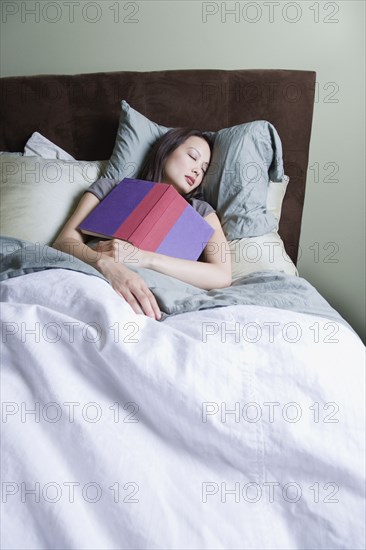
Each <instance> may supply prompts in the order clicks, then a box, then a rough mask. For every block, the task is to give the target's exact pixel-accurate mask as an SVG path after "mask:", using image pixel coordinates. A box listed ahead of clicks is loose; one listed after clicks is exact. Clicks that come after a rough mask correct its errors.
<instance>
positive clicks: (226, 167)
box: [202, 120, 284, 241]
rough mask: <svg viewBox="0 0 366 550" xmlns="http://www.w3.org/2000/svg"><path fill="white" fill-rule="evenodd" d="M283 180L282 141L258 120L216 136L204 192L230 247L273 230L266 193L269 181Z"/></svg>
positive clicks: (272, 217) (274, 223) (265, 123)
mask: <svg viewBox="0 0 366 550" xmlns="http://www.w3.org/2000/svg"><path fill="white" fill-rule="evenodd" d="M283 177H284V171H283V161H282V145H281V140H280V138H279V136H278V134H277V132H276V129H275V128H274V126H272V124H270V123H269V122H267V121H265V120H259V121H255V122H248V123H245V124H239V125H238V126H232V127H231V128H224V129H222V130H219V131H218V132H216V136H215V144H214V148H213V153H212V157H211V163H210V166H209V169H208V172H207V175H206V176H205V179H204V181H203V184H202V192H203V195H204V198H205V200H206V201H207V202H208V203H210V204H211V205H212V206H213V207H214V208H215V210H216V211H217V215H218V217H219V218H220V222H221V225H222V228H223V230H224V233H225V235H226V238H227V239H228V240H229V241H231V240H233V239H240V238H243V237H259V236H261V235H264V234H266V233H269V232H270V231H273V230H274V229H276V227H277V221H276V219H275V217H274V216H273V214H272V212H270V211H268V210H267V193H268V187H269V181H270V180H271V181H273V182H280V181H282V180H283Z"/></svg>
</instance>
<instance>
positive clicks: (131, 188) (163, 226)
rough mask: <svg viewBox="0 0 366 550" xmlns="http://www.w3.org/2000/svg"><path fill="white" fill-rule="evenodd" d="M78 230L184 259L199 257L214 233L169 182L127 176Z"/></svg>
mask: <svg viewBox="0 0 366 550" xmlns="http://www.w3.org/2000/svg"><path fill="white" fill-rule="evenodd" d="M149 224H151V225H149ZM79 229H80V230H81V231H82V232H83V233H85V234H89V235H95V236H101V237H102V238H118V239H122V240H126V241H129V242H131V243H132V244H134V245H135V246H138V247H140V246H141V249H142V250H150V251H153V252H159V253H161V254H166V255H167V256H173V257H175V258H184V259H187V260H197V259H198V258H199V256H200V255H201V253H202V251H203V249H204V248H205V246H206V244H207V242H208V241H209V240H210V238H211V236H212V234H213V232H214V229H213V228H212V227H211V226H210V224H208V223H207V222H206V221H205V220H204V219H203V217H202V216H201V215H200V214H199V213H198V212H197V211H196V210H195V209H194V208H193V207H192V206H191V205H190V204H189V203H188V202H187V201H186V200H185V199H184V197H182V196H181V195H180V194H179V193H178V191H176V190H175V189H174V187H172V186H171V185H168V184H166V183H154V182H151V181H144V180H137V179H130V178H125V179H124V180H122V181H121V182H120V183H119V184H117V185H116V187H115V188H114V189H112V191H111V192H110V193H109V194H108V195H107V196H106V197H105V199H104V200H103V201H102V202H101V203H100V204H98V205H97V206H96V208H95V209H94V210H93V211H92V212H91V213H90V214H89V216H87V217H86V218H85V220H84V221H83V222H82V223H81V224H80V225H79Z"/></svg>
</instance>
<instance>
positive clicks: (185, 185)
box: [162, 136, 211, 195]
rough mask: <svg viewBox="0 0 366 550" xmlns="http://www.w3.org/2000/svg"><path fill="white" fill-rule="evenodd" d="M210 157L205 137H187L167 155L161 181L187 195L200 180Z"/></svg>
mask: <svg viewBox="0 0 366 550" xmlns="http://www.w3.org/2000/svg"><path fill="white" fill-rule="evenodd" d="M210 157H211V151H210V147H209V145H208V143H207V141H206V140H205V139H202V138H200V137H198V136H191V137H189V138H188V139H186V141H185V142H184V143H182V144H181V145H179V147H177V148H176V149H175V150H174V151H173V152H172V153H171V154H170V155H169V156H168V157H167V159H166V161H165V165H164V170H163V180H162V181H163V183H169V184H170V185H173V187H174V188H175V189H176V190H177V191H178V193H180V194H181V195H187V194H188V193H190V192H191V191H193V189H196V187H198V186H199V185H200V183H201V182H202V180H203V177H204V175H205V173H206V171H207V168H208V165H209V162H210Z"/></svg>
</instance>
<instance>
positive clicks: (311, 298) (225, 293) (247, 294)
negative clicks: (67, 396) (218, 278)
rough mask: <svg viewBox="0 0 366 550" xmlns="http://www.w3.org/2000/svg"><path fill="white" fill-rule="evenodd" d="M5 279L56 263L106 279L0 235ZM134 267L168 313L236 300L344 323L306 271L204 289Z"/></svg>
mask: <svg viewBox="0 0 366 550" xmlns="http://www.w3.org/2000/svg"><path fill="white" fill-rule="evenodd" d="M0 251H1V269H0V281H1V280H6V279H7V278H11V277H17V276H20V275H25V274H27V273H32V272H36V271H43V270H45V269H51V268H63V269H71V270H74V271H79V272H82V273H86V274H88V275H94V276H97V277H100V278H102V279H103V280H105V281H106V282H108V281H107V279H105V277H103V275H102V274H101V273H100V272H99V271H97V270H96V269H94V268H93V267H91V266H90V265H89V264H86V263H85V262H82V261H81V260H79V259H77V258H75V257H74V256H71V255H69V254H65V253H64V252H61V251H59V250H56V249H54V248H52V247H48V246H39V245H36V244H35V243H30V242H27V241H22V240H19V239H13V238H11V237H0ZM129 267H130V268H131V269H133V270H134V271H136V272H138V273H139V274H140V275H141V276H142V277H143V279H144V280H145V281H146V283H147V285H148V286H149V288H150V289H151V291H152V292H153V293H154V295H155V297H156V299H157V302H158V304H159V307H160V309H161V311H162V312H163V316H162V319H161V320H164V319H166V318H167V317H168V316H170V315H176V314H180V313H186V312H189V311H200V310H205V309H212V308H217V307H227V306H231V305H258V306H264V307H274V308H281V309H286V310H290V311H297V312H299V313H308V314H311V315H318V316H321V317H326V318H328V319H332V320H334V321H335V322H337V323H338V322H339V323H343V324H345V325H346V326H347V327H348V328H350V329H351V330H353V329H352V328H351V327H350V325H349V324H348V323H347V322H346V321H345V319H343V318H342V317H341V315H340V314H339V313H338V312H337V311H336V310H335V309H334V308H332V307H331V306H330V304H329V303H328V302H327V301H326V300H325V299H324V298H323V297H322V296H321V295H320V294H319V292H318V291H317V290H316V289H315V288H314V287H313V286H312V285H311V284H310V283H309V282H308V281H306V280H305V279H303V278H302V277H295V276H291V275H287V274H285V273H283V272H281V271H264V272H256V273H251V274H249V275H246V276H245V277H241V278H239V279H237V280H236V281H234V282H233V283H232V285H231V286H230V287H227V288H221V289H213V290H209V291H208V290H203V289H200V288H198V287H195V286H193V285H190V284H187V283H184V282H182V281H180V280H178V279H176V278H174V277H170V276H168V275H164V274H162V273H158V272H156V271H153V270H150V269H145V268H138V267H136V266H135V265H133V264H130V265H129Z"/></svg>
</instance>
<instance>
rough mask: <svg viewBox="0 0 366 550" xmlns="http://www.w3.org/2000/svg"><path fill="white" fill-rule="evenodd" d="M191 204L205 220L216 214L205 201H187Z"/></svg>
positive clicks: (194, 199) (196, 199) (192, 199)
mask: <svg viewBox="0 0 366 550" xmlns="http://www.w3.org/2000/svg"><path fill="white" fill-rule="evenodd" d="M187 201H188V202H189V204H190V205H191V206H192V207H193V208H194V209H195V210H196V211H197V212H198V213H199V214H201V216H202V217H203V218H205V217H206V216H208V215H209V214H212V213H213V212H215V209H214V208H212V206H211V205H210V204H209V203H208V202H206V201H205V200H203V199H201V198H198V197H191V198H189V199H187Z"/></svg>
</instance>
